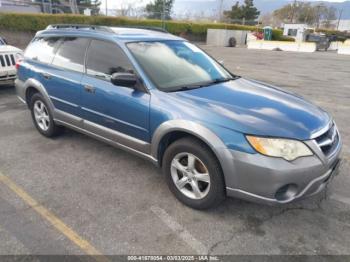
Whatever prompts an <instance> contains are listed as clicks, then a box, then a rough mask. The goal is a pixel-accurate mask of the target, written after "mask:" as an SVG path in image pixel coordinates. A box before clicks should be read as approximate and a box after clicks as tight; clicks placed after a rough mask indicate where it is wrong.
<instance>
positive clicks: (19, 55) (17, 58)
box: [15, 53, 23, 61]
mask: <svg viewBox="0 0 350 262" xmlns="http://www.w3.org/2000/svg"><path fill="white" fill-rule="evenodd" d="M15 58H16V61H19V60H22V59H23V54H22V53H16V54H15Z"/></svg>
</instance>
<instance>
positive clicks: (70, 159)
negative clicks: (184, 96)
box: [0, 46, 350, 255]
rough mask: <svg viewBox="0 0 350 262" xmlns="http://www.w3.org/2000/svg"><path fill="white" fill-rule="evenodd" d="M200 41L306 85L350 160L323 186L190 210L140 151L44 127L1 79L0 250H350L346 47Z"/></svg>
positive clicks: (241, 71) (245, 64)
mask: <svg viewBox="0 0 350 262" xmlns="http://www.w3.org/2000/svg"><path fill="white" fill-rule="evenodd" d="M203 48H204V49H206V50H207V51H208V52H209V53H211V54H212V55H213V56H214V57H215V58H217V59H218V60H222V59H224V60H225V66H226V67H227V68H228V69H230V70H231V71H232V72H234V73H236V74H238V75H242V76H244V77H248V78H254V79H257V80H261V81H265V82H269V83H272V84H275V85H278V86H280V87H283V88H285V89H286V90H289V91H292V92H296V93H299V94H301V95H303V96H304V97H305V98H307V99H309V100H311V101H313V102H314V103H315V104H317V105H319V106H321V107H323V108H325V109H326V110H327V111H329V112H330V113H331V114H332V115H333V116H334V118H335V120H336V122H337V124H338V128H339V130H340V132H341V134H342V138H343V143H344V147H343V165H342V167H341V169H340V175H339V176H338V177H336V178H335V179H334V180H333V182H332V184H331V185H330V186H329V187H328V188H327V190H326V191H325V192H324V193H322V194H320V195H318V196H315V197H312V198H309V199H305V200H302V201H299V202H297V203H293V204H288V205H285V206H278V207H271V206H265V205H258V204H253V203H248V202H245V201H241V200H238V199H228V200H226V201H225V202H224V203H223V204H222V205H221V206H219V207H217V208H215V209H212V210H208V211H196V210H192V209H190V208H187V207H185V206H184V205H182V204H181V203H179V202H178V201H177V200H176V199H175V198H174V197H173V196H172V194H171V193H170V191H169V190H168V188H167V186H166V184H165V181H164V178H163V177H162V175H161V172H160V170H158V169H157V168H156V167H155V166H153V165H152V164H151V163H149V162H147V161H145V160H143V159H141V158H138V157H136V156H133V155H131V154H129V153H126V152H124V151H122V150H119V149H115V148H113V147H111V146H108V145H106V144H104V143H101V142H99V141H96V140H94V139H91V138H89V137H87V136H84V135H81V134H79V133H76V132H73V131H70V130H67V131H66V132H65V134H64V135H63V136H60V137H58V138H56V139H47V138H44V137H43V136H41V135H40V134H39V133H38V132H37V131H36V130H35V129H34V126H33V124H32V121H31V117H30V113H29V111H28V110H26V107H25V106H24V105H22V104H21V102H19V100H18V99H17V98H16V95H15V91H14V89H13V87H6V88H5V87H2V88H1V89H0V175H3V176H6V177H7V178H9V179H10V180H9V181H10V182H8V183H6V181H7V180H6V181H5V182H4V181H3V180H1V179H0V255H2V254H86V253H88V252H89V250H90V251H91V250H95V251H98V252H100V253H102V254H109V255H112V254H144V255H146V254H177V255H179V254H207V253H210V254H219V255H224V254H323V255H324V254H350V190H349V188H350V176H349V168H350V166H349V162H350V125H349V120H350V117H349V115H350V73H349V68H350V59H349V57H347V56H340V55H337V54H335V53H324V52H319V53H312V54H303V53H287V52H269V51H253V50H247V49H242V48H236V49H234V48H217V47H208V46H203ZM11 183H12V184H11ZM11 185H12V187H11ZM30 200H34V201H35V202H31V201H30ZM31 204H32V205H31ZM40 211H41V212H43V213H40ZM50 219H57V220H53V221H54V223H53V222H52V220H50ZM55 223H56V224H55ZM60 225H61V227H60ZM65 226H66V227H65ZM69 230H70V231H69ZM72 234H73V235H72ZM74 234H76V235H74ZM73 236H75V237H77V238H74V237H73ZM84 241H86V243H88V244H89V245H90V246H89V245H88V246H84V245H83V244H84V243H85V242H84ZM79 244H82V246H80V245H79ZM86 247H87V248H86ZM89 248H90V249H89Z"/></svg>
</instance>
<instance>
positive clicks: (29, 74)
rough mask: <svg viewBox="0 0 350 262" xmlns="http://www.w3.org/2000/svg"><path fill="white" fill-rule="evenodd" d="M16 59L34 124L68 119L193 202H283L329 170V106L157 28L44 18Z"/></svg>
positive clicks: (316, 185) (333, 156) (311, 188)
mask: <svg viewBox="0 0 350 262" xmlns="http://www.w3.org/2000/svg"><path fill="white" fill-rule="evenodd" d="M17 68H18V79H17V80H16V89H17V93H18V96H19V98H20V99H21V100H22V101H23V102H25V103H26V104H27V105H28V108H29V109H30V110H31V115H32V118H33V122H34V125H35V127H36V128H37V130H38V131H39V132H40V133H41V134H42V135H44V136H46V137H53V136H56V135H58V134H60V133H61V131H62V130H63V127H68V128H71V129H74V130H76V131H79V132H82V133H84V134H86V135H89V136H92V137H95V138H97V139H99V140H102V141H104V142H107V143H109V144H111V145H114V146H117V147H120V148H122V149H125V150H128V151H130V152H132V153H135V154H137V155H139V156H142V157H145V158H147V159H149V160H150V161H152V162H154V163H155V164H157V165H158V166H159V167H161V168H162V170H163V173H164V175H165V179H166V182H167V184H168V186H169V188H170V190H171V191H172V193H173V194H174V195H175V196H176V197H177V198H178V199H179V200H180V201H182V202H183V203H185V204H186V205H188V206H190V207H193V208H197V209H205V208H209V207H213V206H216V205H218V204H219V203H220V202H221V201H222V200H223V199H225V197H226V196H232V197H238V198H243V199H246V200H250V201H255V202H261V203H270V204H278V203H289V202H291V201H294V200H296V199H300V198H303V197H306V196H310V195H314V194H316V193H318V192H320V191H321V190H323V189H324V188H325V187H326V185H327V183H328V182H329V181H330V180H331V178H332V177H333V176H334V175H335V174H336V173H337V169H338V166H339V163H340V160H339V159H340V158H339V155H340V150H341V140H340V135H339V133H338V130H337V127H336V125H335V123H334V121H333V119H332V117H331V116H330V115H329V114H328V113H326V112H325V111H323V110H322V109H320V108H319V107H317V106H315V105H313V104H311V103H310V102H307V101H305V100H304V99H302V98H301V97H299V96H296V95H293V94H290V93H287V92H285V91H283V90H280V89H278V88H277V87H274V86H271V85H267V84H263V83H260V82H257V81H253V80H247V79H244V78H241V77H239V76H236V75H234V74H232V73H231V72H229V71H228V70H227V69H225V68H224V67H223V66H222V65H221V64H220V63H218V62H217V61H215V60H214V59H213V58H211V57H210V56H209V55H207V54H206V53H205V52H203V51H202V50H201V49H200V48H198V47H197V46H195V45H193V44H191V43H189V42H188V41H186V40H184V39H182V38H179V37H176V36H174V35H171V34H169V33H166V32H162V31H160V30H156V29H146V28H144V29H137V28H116V27H115V28H113V27H100V26H82V25H52V26H49V27H48V28H47V29H46V30H44V31H41V32H38V33H37V34H36V36H35V38H34V39H33V40H32V42H31V43H30V45H29V46H28V48H27V49H26V51H25V56H24V59H23V60H22V61H20V62H19V63H18V65H17Z"/></svg>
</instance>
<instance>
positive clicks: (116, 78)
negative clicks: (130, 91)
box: [111, 73, 138, 89]
mask: <svg viewBox="0 0 350 262" xmlns="http://www.w3.org/2000/svg"><path fill="white" fill-rule="evenodd" d="M137 80H138V79H137V76H136V75H135V74H131V73H114V74H112V76H111V82H112V84H113V85H116V86H125V87H131V88H135V89H136V84H137Z"/></svg>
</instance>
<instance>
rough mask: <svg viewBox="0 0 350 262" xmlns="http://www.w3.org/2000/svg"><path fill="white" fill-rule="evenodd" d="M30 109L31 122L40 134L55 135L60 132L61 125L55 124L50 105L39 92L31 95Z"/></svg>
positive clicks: (61, 129)
mask: <svg viewBox="0 0 350 262" xmlns="http://www.w3.org/2000/svg"><path fill="white" fill-rule="evenodd" d="M30 111H31V115H32V119H33V123H34V125H35V127H36V129H37V130H38V131H39V133H40V134H42V135H43V136H46V137H55V136H57V135H59V134H61V133H62V131H63V127H61V126H57V125H56V124H55V122H54V121H53V117H52V112H51V110H50V107H49V106H48V104H47V103H46V101H45V99H44V97H43V96H42V95H41V94H40V93H35V94H34V95H33V96H32V97H31V99H30Z"/></svg>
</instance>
